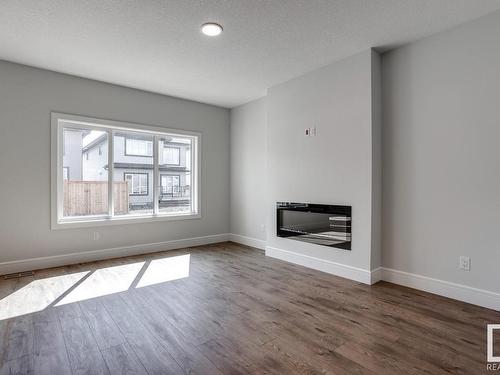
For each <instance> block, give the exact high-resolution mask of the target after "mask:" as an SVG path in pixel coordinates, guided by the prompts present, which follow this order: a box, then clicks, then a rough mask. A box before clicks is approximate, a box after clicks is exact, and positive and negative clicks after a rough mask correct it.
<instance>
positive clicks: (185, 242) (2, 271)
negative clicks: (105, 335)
mask: <svg viewBox="0 0 500 375" xmlns="http://www.w3.org/2000/svg"><path fill="white" fill-rule="evenodd" d="M229 237H230V236H229V234H228V233H223V234H216V235H211V236H203V237H193V238H186V239H181V240H172V241H163V242H155V243H148V244H142V245H132V246H122V247H114V248H109V249H102V250H92V251H82V252H77V253H70V254H61V255H53V256H48V257H40V258H30V259H23V260H14V261H10V262H3V263H0V275H6V274H9V273H15V272H22V271H30V270H37V269H42V268H50V267H59V266H65V265H69V264H76V263H84V262H92V261H95V260H102V259H110V258H117V257H123V256H130V255H139V254H147V253H154V252H158V251H165V250H174V249H182V248H185V247H191V246H199V245H208V244H211V243H217V242H224V241H228V240H229Z"/></svg>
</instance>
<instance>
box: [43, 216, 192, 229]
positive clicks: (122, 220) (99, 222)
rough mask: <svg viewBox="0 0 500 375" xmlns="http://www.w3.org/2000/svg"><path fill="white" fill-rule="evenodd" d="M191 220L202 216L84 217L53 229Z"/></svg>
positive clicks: (62, 222)
mask: <svg viewBox="0 0 500 375" xmlns="http://www.w3.org/2000/svg"><path fill="white" fill-rule="evenodd" d="M190 219H201V215H200V214H191V213H185V214H182V213H176V214H158V215H142V216H141V215H137V216H132V215H123V217H122V216H115V217H113V218H112V219H111V218H109V217H107V216H104V217H102V216H98V217H95V218H92V217H89V216H87V217H82V219H72V220H71V221H64V220H61V221H59V222H58V223H57V225H56V226H53V227H52V230H60V229H63V230H64V229H75V228H91V227H102V226H107V225H123V224H141V223H143V224H144V223H154V222H157V221H180V220H190Z"/></svg>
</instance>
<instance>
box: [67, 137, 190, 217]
mask: <svg viewBox="0 0 500 375" xmlns="http://www.w3.org/2000/svg"><path fill="white" fill-rule="evenodd" d="M70 133H79V137H80V146H79V149H77V147H76V146H77V144H75V143H74V142H75V140H74V138H77V137H76V136H75V135H73V134H70ZM114 137H115V139H114V165H113V180H114V181H127V182H128V192H129V207H130V210H139V209H151V208H152V207H153V138H152V137H151V136H143V135H141V134H136V133H125V132H123V133H120V132H118V133H115V135H114ZM65 142H73V143H72V147H71V149H72V155H71V156H70V155H67V156H68V157H66V155H65V156H64V158H63V164H64V168H65V170H66V169H67V170H69V179H71V180H73V179H81V180H84V181H107V179H108V140H107V134H106V133H104V132H96V131H93V132H86V133H83V132H82V131H81V130H80V131H78V132H77V131H75V132H69V131H68V132H65ZM75 149H76V150H81V151H79V152H75ZM158 152H159V170H160V179H159V205H160V207H167V206H179V205H188V204H189V199H190V189H191V170H190V169H191V144H190V141H189V140H188V139H182V138H162V139H160V140H159V143H158ZM73 153H77V154H79V157H78V158H76V157H75V156H74V155H73ZM77 165H80V168H79V169H78V167H77ZM73 169H75V171H74V173H73V172H72V170H73Z"/></svg>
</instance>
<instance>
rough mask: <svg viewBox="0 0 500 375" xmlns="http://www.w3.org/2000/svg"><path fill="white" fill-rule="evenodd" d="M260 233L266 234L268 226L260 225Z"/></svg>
mask: <svg viewBox="0 0 500 375" xmlns="http://www.w3.org/2000/svg"><path fill="white" fill-rule="evenodd" d="M260 231H261V232H262V233H266V224H260Z"/></svg>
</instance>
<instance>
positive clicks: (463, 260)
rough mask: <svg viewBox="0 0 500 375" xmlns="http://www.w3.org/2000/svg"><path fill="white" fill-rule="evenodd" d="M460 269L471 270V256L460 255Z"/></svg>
mask: <svg viewBox="0 0 500 375" xmlns="http://www.w3.org/2000/svg"><path fill="white" fill-rule="evenodd" d="M460 269H461V270H464V271H470V258H469V257H464V256H461V257H460Z"/></svg>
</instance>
